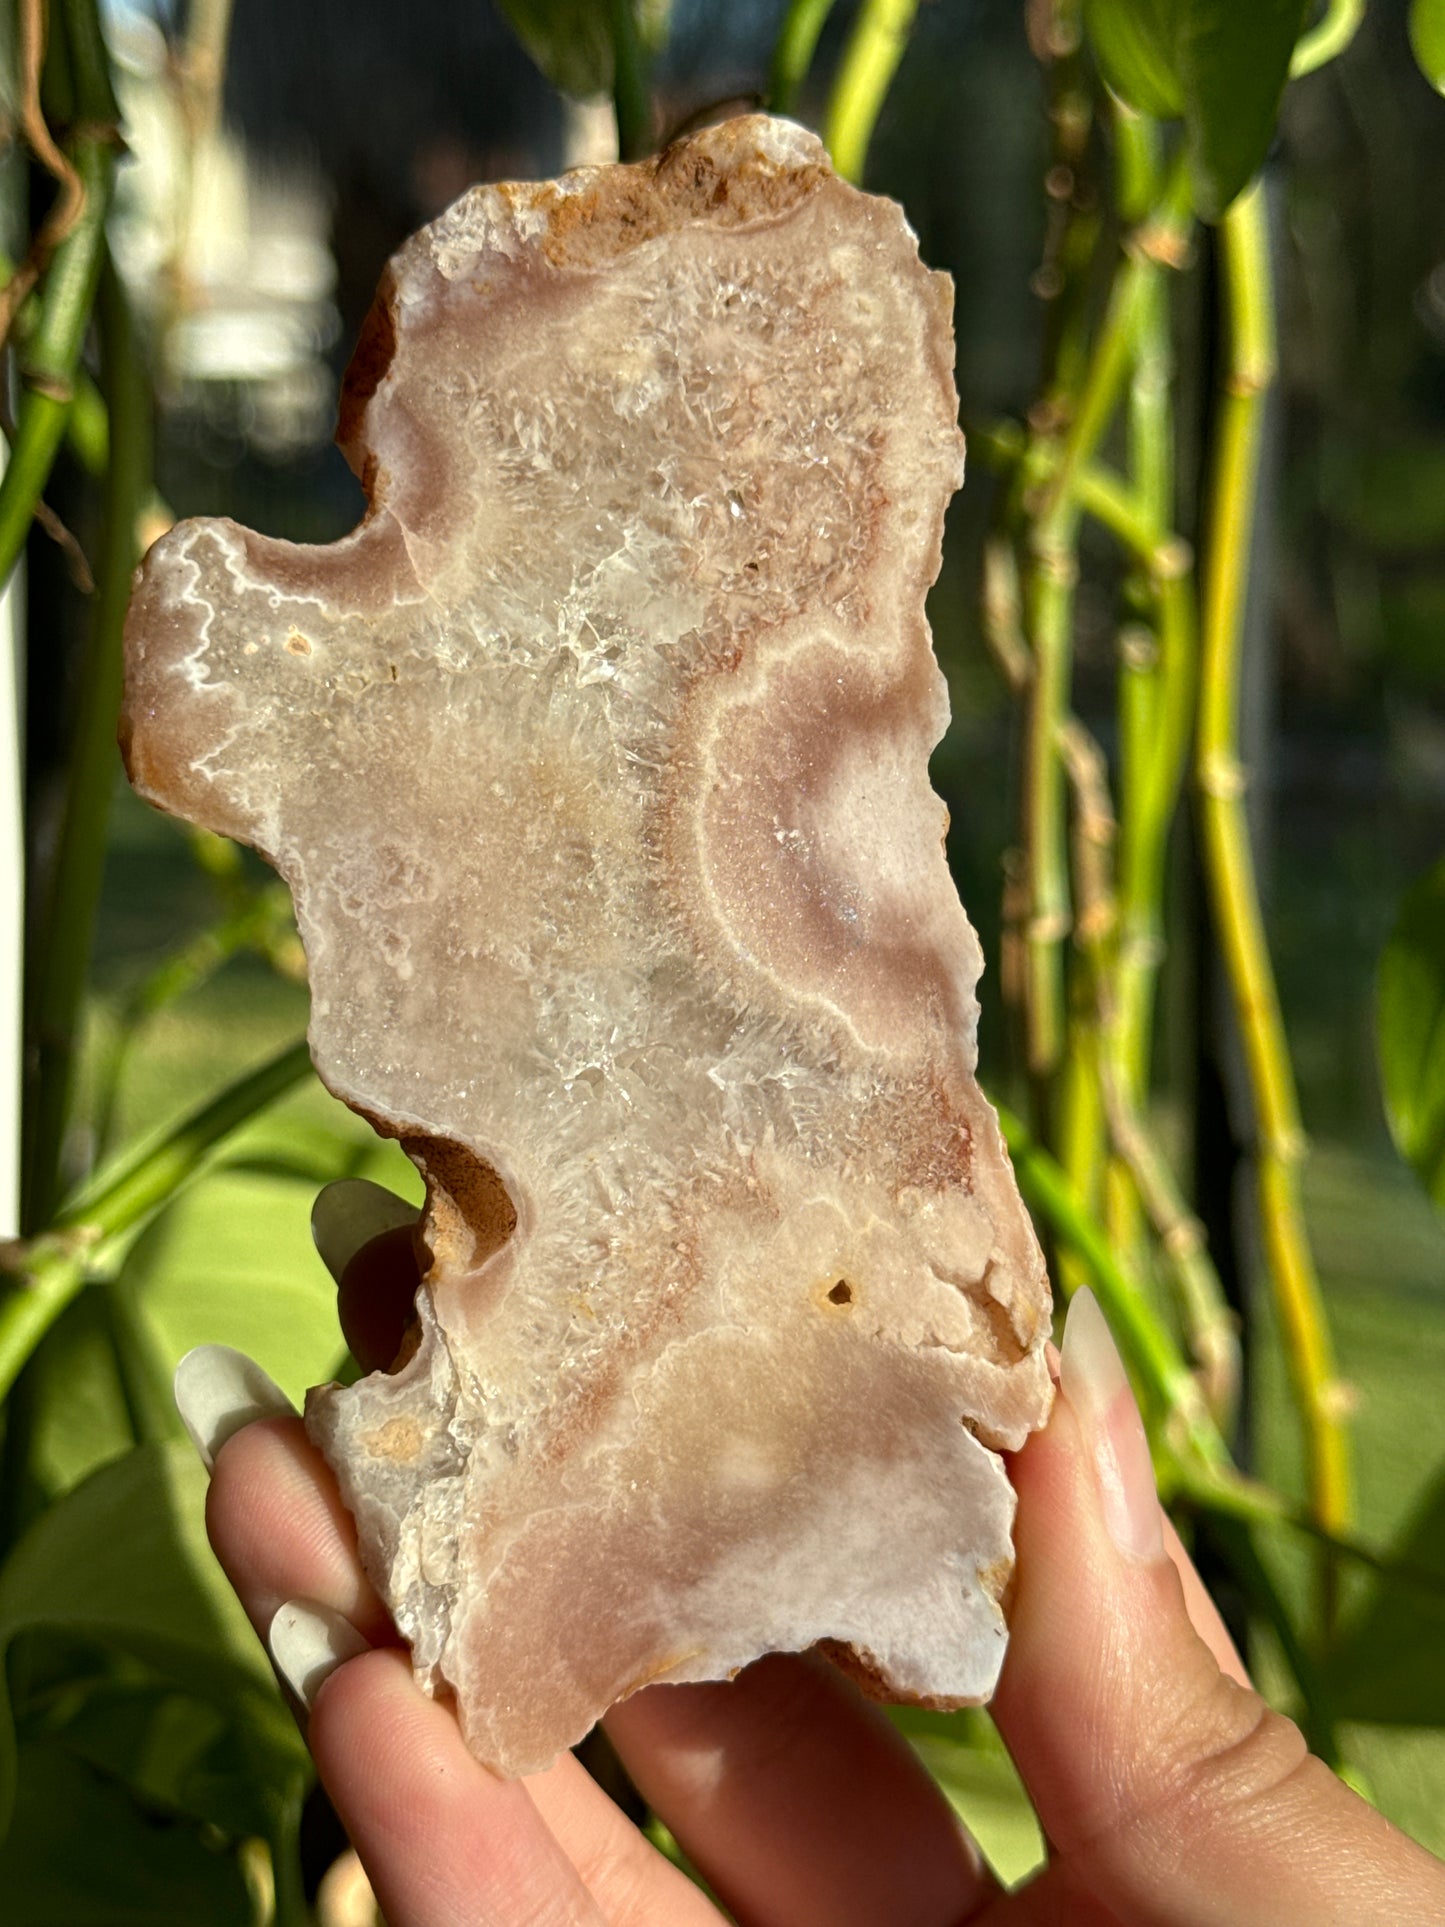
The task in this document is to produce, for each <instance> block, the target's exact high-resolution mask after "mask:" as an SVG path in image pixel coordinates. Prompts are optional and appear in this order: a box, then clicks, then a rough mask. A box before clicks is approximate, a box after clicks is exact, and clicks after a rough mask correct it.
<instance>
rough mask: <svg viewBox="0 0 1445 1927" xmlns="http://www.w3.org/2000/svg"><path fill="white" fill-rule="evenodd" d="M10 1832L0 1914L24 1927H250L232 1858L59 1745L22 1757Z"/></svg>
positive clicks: (251, 1903)
mask: <svg viewBox="0 0 1445 1927" xmlns="http://www.w3.org/2000/svg"><path fill="white" fill-rule="evenodd" d="M23 1758H24V1771H23V1773H22V1775H21V1778H20V1792H19V1798H18V1801H17V1804H16V1809H15V1824H14V1826H13V1827H12V1828H11V1829H10V1832H9V1834H8V1835H7V1836H6V1838H5V1840H4V1842H3V1843H0V1892H3V1893H4V1896H5V1916H6V1918H7V1919H8V1920H14V1921H16V1922H20V1921H23V1922H24V1923H25V1927H76V1923H78V1922H81V1921H83V1922H85V1924H86V1927H173V1924H174V1923H175V1922H177V1921H204V1922H206V1923H207V1927H251V1924H252V1923H253V1922H254V1921H255V1919H256V1904H255V1897H254V1895H253V1894H252V1893H250V1892H249V1891H248V1888H247V1883H246V1880H245V1877H244V1874H243V1872H242V1869H241V1867H240V1865H239V1863H238V1861H237V1858H236V1855H235V1853H234V1852H233V1851H231V1850H229V1849H227V1848H226V1847H225V1846H218V1845H216V1844H212V1842H211V1841H209V1840H208V1839H207V1838H206V1836H205V1834H204V1833H203V1831H202V1829H201V1828H200V1827H199V1826H196V1825H195V1824H193V1823H188V1822H184V1821H177V1820H175V1819H173V1818H172V1817H171V1816H170V1815H167V1814H164V1813H157V1812H153V1811H147V1810H146V1809H145V1808H144V1807H143V1806H141V1805H138V1804H137V1802H136V1801H135V1800H133V1799H132V1798H131V1796H130V1795H129V1794H128V1792H127V1791H126V1789H125V1788H124V1787H123V1786H121V1785H120V1784H119V1783H118V1782H117V1781H115V1780H113V1779H110V1778H109V1777H108V1776H106V1775H105V1774H103V1773H101V1772H98V1771H97V1770H96V1769H95V1768H94V1767H93V1766H90V1765H89V1764H87V1763H86V1762H85V1761H83V1760H80V1759H78V1758H77V1757H76V1756H75V1755H74V1754H73V1753H71V1752H69V1751H68V1750H67V1748H66V1747H65V1746H64V1745H63V1744H62V1743H61V1742H60V1741H58V1740H54V1739H43V1740H38V1741H32V1742H30V1743H28V1744H27V1745H26V1747H25V1749H24V1754H23Z"/></svg>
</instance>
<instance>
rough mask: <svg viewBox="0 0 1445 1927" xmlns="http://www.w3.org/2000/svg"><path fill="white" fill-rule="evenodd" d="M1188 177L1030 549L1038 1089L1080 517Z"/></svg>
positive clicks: (1032, 937)
mask: <svg viewBox="0 0 1445 1927" xmlns="http://www.w3.org/2000/svg"><path fill="white" fill-rule="evenodd" d="M1187 205H1188V202H1187V179H1186V176H1185V174H1184V171H1183V168H1182V167H1181V166H1176V168H1175V169H1174V171H1173V173H1172V174H1171V176H1170V179H1169V182H1168V184H1167V186H1166V188H1165V190H1164V193H1163V196H1162V198H1161V201H1160V204H1159V207H1158V209H1157V211H1156V212H1155V214H1154V215H1153V216H1152V217H1151V219H1150V221H1149V222H1148V223H1147V225H1146V227H1145V228H1144V229H1143V230H1141V231H1140V232H1138V233H1136V234H1135V235H1134V236H1133V237H1132V238H1131V241H1130V244H1129V248H1128V252H1127V254H1126V258H1125V259H1124V261H1123V262H1122V264H1121V265H1120V266H1119V267H1118V269H1117V270H1116V272H1115V275H1114V280H1113V284H1112V287H1111V289H1110V293H1109V297H1108V301H1107V304H1106V307H1105V312H1104V319H1103V322H1102V325H1101V327H1100V330H1099V335H1098V339H1097V341H1096V343H1095V345H1094V350H1093V354H1092V356H1091V358H1090V362H1089V368H1088V373H1087V375H1086V377H1085V380H1084V385H1083V388H1082V390H1081V392H1080V394H1079V396H1078V400H1077V404H1076V406H1075V408H1074V411H1073V415H1072V418H1071V420H1070V421H1069V425H1068V428H1067V430H1066V432H1065V434H1064V437H1063V442H1062V447H1061V449H1060V452H1059V455H1058V459H1057V461H1056V462H1055V463H1052V464H1051V465H1050V470H1049V475H1048V479H1047V481H1046V482H1045V483H1044V485H1043V487H1042V490H1041V494H1042V501H1041V503H1040V504H1039V506H1038V508H1037V510H1036V513H1035V518H1034V525H1033V530H1032V533H1031V536H1030V541H1029V551H1030V557H1031V563H1032V567H1031V569H1030V579H1029V585H1028V590H1027V593H1026V605H1025V606H1026V610H1027V615H1028V623H1029V632H1030V633H1029V640H1030V644H1031V646H1032V650H1033V656H1034V663H1035V674H1034V679H1033V683H1032V686H1031V689H1030V701H1029V712H1028V718H1027V724H1026V747H1025V770H1026V774H1025V793H1026V802H1025V811H1024V820H1025V837H1026V843H1027V849H1028V868H1029V887H1030V906H1029V911H1030V914H1029V927H1028V931H1027V936H1026V950H1027V957H1028V968H1027V982H1028V993H1027V995H1028V1002H1027V1036H1028V1052H1027V1057H1028V1068H1029V1072H1030V1075H1031V1076H1032V1077H1033V1078H1034V1079H1035V1081H1036V1083H1041V1084H1047V1083H1048V1082H1049V1081H1051V1080H1052V1079H1053V1077H1054V1076H1055V1074H1056V1073H1057V1071H1058V1068H1059V1065H1060V1062H1061V1059H1062V1056H1063V1048H1064V1034H1065V1021H1064V1020H1065V1008H1064V943H1065V940H1066V938H1067V936H1068V933H1069V927H1070V896H1069V884H1068V850H1067V828H1066V822H1065V807H1064V797H1065V786H1064V780H1063V772H1062V769H1061V767H1060V763H1059V752H1058V744H1059V740H1060V731H1061V729H1062V727H1063V722H1064V716H1065V713H1066V710H1067V707H1068V701H1069V684H1070V680H1071V673H1072V642H1071V629H1072V622H1073V587H1074V580H1075V577H1076V575H1077V568H1078V565H1077V557H1076V552H1077V544H1078V528H1079V518H1080V513H1081V504H1080V500H1079V479H1080V476H1081V475H1082V474H1083V473H1084V472H1085V471H1086V470H1087V468H1088V466H1089V465H1090V463H1091V462H1092V460H1093V457H1094V455H1095V453H1096V451H1097V449H1098V447H1099V444H1100V442H1101V441H1102V439H1103V436H1104V433H1105V431H1106V430H1107V428H1108V426H1109V423H1110V421H1111V420H1112V419H1113V416H1114V414H1115V412H1116V410H1117V408H1118V405H1119V400H1120V396H1121V393H1122V391H1123V387H1124V382H1125V379H1126V377H1127V375H1128V372H1129V367H1130V360H1131V357H1132V355H1133V352H1134V340H1135V333H1136V329H1137V326H1138V316H1139V309H1140V304H1141V300H1142V296H1143V291H1144V289H1145V287H1146V285H1147V283H1148V279H1149V276H1150V275H1151V273H1153V272H1154V269H1155V263H1156V261H1157V260H1159V259H1171V258H1174V257H1176V256H1177V255H1178V253H1179V252H1180V250H1181V249H1182V245H1183V241H1182V236H1183V230H1184V226H1185V223H1186V221H1187V212H1186V210H1187Z"/></svg>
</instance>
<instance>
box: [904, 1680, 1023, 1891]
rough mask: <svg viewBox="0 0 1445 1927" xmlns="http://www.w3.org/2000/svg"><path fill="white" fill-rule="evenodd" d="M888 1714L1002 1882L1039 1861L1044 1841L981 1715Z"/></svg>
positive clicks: (1011, 1881)
mask: <svg viewBox="0 0 1445 1927" xmlns="http://www.w3.org/2000/svg"><path fill="white" fill-rule="evenodd" d="M891 1717H892V1719H893V1723H894V1725H895V1726H897V1727H898V1728H899V1730H900V1731H901V1732H902V1733H904V1734H905V1735H906V1736H907V1738H908V1740H909V1742H910V1744H911V1745H912V1747H913V1750H914V1752H915V1753H917V1754H918V1756H919V1758H920V1759H921V1760H922V1761H923V1764H924V1765H925V1766H926V1767H927V1768H928V1770H929V1772H930V1773H931V1774H932V1775H933V1777H934V1779H935V1780H936V1781H937V1782H938V1784H939V1786H940V1787H941V1788H942V1790H943V1792H944V1793H945V1794H946V1795H947V1796H948V1800H949V1803H950V1805H951V1806H952V1807H953V1809H954V1811H955V1813H957V1814H958V1816H959V1818H960V1819H961V1820H962V1821H963V1823H964V1825H965V1826H966V1827H967V1828H968V1830H969V1832H970V1833H971V1834H972V1836H973V1838H974V1839H975V1840H976V1841H977V1843H978V1845H979V1848H980V1850H981V1852H982V1853H983V1856H984V1858H985V1859H986V1860H987V1862H988V1864H989V1866H990V1867H992V1869H993V1871H994V1872H995V1873H996V1874H997V1875H998V1877H999V1879H1000V1880H1002V1881H1003V1882H1004V1884H1005V1885H1006V1886H1015V1885H1017V1883H1018V1882H1019V1881H1021V1880H1025V1879H1027V1878H1028V1876H1029V1875H1030V1874H1032V1873H1036V1872H1037V1871H1038V1869H1039V1868H1040V1867H1041V1866H1042V1865H1043V1864H1044V1839H1043V1834H1042V1832H1041V1831H1040V1829H1039V1823H1038V1820H1037V1818H1036V1817H1035V1814H1034V1810H1033V1806H1032V1804H1031V1802H1030V1800H1029V1796H1028V1794H1027V1793H1026V1792H1025V1790H1024V1784H1023V1782H1022V1780H1020V1778H1019V1776H1018V1770H1017V1769H1016V1767H1015V1766H1014V1764H1013V1762H1012V1760H1010V1758H1009V1756H1008V1753H1007V1752H1006V1750H1005V1748H1004V1743H1003V1741H1002V1740H1001V1739H1000V1737H999V1734H998V1729H997V1728H996V1727H995V1726H994V1724H993V1722H992V1720H991V1719H990V1718H989V1717H988V1715H987V1714H986V1713H982V1712H977V1711H973V1710H968V1711H965V1712H962V1713H934V1712H930V1711H928V1710H927V1709H926V1708H923V1707H912V1706H909V1707H895V1708H894V1709H893V1710H892V1714H891Z"/></svg>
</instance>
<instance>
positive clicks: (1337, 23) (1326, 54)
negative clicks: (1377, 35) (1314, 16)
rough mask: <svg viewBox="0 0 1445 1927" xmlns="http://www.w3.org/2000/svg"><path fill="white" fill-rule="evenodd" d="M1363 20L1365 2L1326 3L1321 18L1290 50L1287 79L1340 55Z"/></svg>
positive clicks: (1306, 72) (1302, 74) (1300, 75)
mask: <svg viewBox="0 0 1445 1927" xmlns="http://www.w3.org/2000/svg"><path fill="white" fill-rule="evenodd" d="M1364 18H1365V0H1330V4H1329V6H1328V7H1327V8H1326V9H1325V11H1324V14H1323V16H1322V17H1321V18H1320V20H1319V21H1318V23H1317V24H1316V25H1315V26H1313V27H1311V28H1310V30H1309V32H1308V33H1307V34H1305V35H1304V37H1303V39H1301V40H1300V41H1299V43H1298V45H1297V46H1296V47H1295V50H1294V58H1293V59H1292V60H1291V61H1290V63H1289V72H1290V79H1291V80H1299V79H1301V78H1302V77H1303V76H1304V75H1305V74H1312V73H1313V72H1314V71H1315V69H1316V68H1317V67H1323V66H1324V64H1325V62H1326V61H1327V60H1333V59H1334V58H1335V56H1336V54H1342V53H1343V52H1344V51H1345V48H1346V47H1348V46H1349V44H1350V42H1351V41H1352V40H1353V39H1354V37H1355V35H1356V34H1357V33H1358V32H1359V30H1360V26H1361V23H1362V22H1363V20H1364Z"/></svg>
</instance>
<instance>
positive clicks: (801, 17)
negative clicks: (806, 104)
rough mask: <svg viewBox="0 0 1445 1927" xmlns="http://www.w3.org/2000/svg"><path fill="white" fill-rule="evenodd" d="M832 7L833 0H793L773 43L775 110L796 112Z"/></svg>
mask: <svg viewBox="0 0 1445 1927" xmlns="http://www.w3.org/2000/svg"><path fill="white" fill-rule="evenodd" d="M832 11H833V0H791V4H790V5H789V7H788V11H787V12H786V14H784V16H783V24H782V27H781V28H780V29H779V32H778V38H777V41H776V43H775V44H774V47H773V64H772V67H771V69H770V71H769V75H768V106H769V107H770V108H771V110H772V111H773V113H775V114H789V113H791V112H792V110H793V103H794V102H795V101H796V100H797V98H798V90H799V88H800V87H801V86H802V84H803V82H804V81H805V80H806V79H807V77H808V69H809V68H810V67H811V66H812V64H813V55H814V53H815V52H816V51H817V46H818V36H819V35H820V34H821V33H822V31H823V28H824V25H825V24H826V22H827V19H828V15H829V14H830V13H831V12H832Z"/></svg>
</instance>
